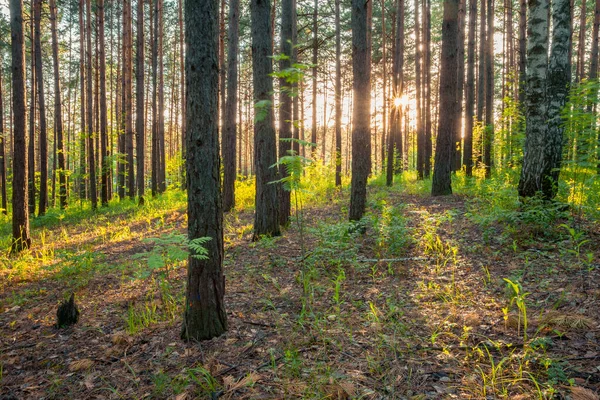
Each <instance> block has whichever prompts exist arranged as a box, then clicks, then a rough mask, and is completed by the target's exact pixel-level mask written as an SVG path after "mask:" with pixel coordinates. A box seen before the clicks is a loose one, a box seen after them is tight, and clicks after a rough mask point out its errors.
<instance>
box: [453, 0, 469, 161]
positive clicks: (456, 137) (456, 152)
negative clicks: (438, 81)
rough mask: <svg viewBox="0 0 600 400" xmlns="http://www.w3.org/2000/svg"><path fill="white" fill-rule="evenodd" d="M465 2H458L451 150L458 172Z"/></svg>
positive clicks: (463, 76)
mask: <svg viewBox="0 0 600 400" xmlns="http://www.w3.org/2000/svg"><path fill="white" fill-rule="evenodd" d="M466 4H467V3H466V0H459V2H458V52H457V55H456V56H457V63H458V69H457V71H456V72H457V73H456V79H457V80H458V82H457V84H458V86H457V89H456V107H457V108H456V120H455V121H456V128H455V130H454V146H453V148H452V150H453V160H454V165H453V168H452V169H453V170H454V171H459V170H460V168H461V166H462V119H463V113H462V103H463V93H464V83H465V22H466V10H465V7H466Z"/></svg>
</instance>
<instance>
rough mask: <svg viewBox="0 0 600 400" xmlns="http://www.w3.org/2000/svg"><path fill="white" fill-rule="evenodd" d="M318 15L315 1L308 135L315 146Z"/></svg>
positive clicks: (314, 156) (315, 155) (315, 148)
mask: <svg viewBox="0 0 600 400" xmlns="http://www.w3.org/2000/svg"><path fill="white" fill-rule="evenodd" d="M318 14H319V1H318V0H315V5H314V8H313V19H312V64H313V66H312V106H311V107H312V128H311V133H310V141H311V142H312V143H313V144H314V145H316V144H317V62H318V52H319V45H318V43H319V42H318V36H317V34H318V29H319V24H318ZM311 154H312V158H316V157H317V146H314V147H313V148H312V152H311Z"/></svg>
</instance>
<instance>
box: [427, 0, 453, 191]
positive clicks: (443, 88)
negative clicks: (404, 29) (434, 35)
mask: <svg viewBox="0 0 600 400" xmlns="http://www.w3.org/2000/svg"><path fill="white" fill-rule="evenodd" d="M458 4H459V2H458V0H444V22H443V24H442V54H441V69H440V110H444V112H441V113H440V120H439V124H438V135H437V140H436V147H435V163H434V169H433V181H432V185H431V194H432V195H433V196H443V195H449V194H452V144H453V132H454V130H455V129H456V128H455V127H456V118H457V117H458V105H457V99H458V97H457V92H458V80H457V79H456V70H457V67H458V59H457V56H458V54H457V53H458V51H457V49H458V46H457V42H458V40H459V39H458V36H459V32H458V20H459V17H458V14H459V12H458Z"/></svg>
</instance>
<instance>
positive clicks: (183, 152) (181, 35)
mask: <svg viewBox="0 0 600 400" xmlns="http://www.w3.org/2000/svg"><path fill="white" fill-rule="evenodd" d="M182 2H183V0H178V2H177V4H178V6H179V7H178V11H179V68H180V71H179V75H180V76H179V79H180V80H181V95H180V96H181V105H182V107H181V142H182V145H181V158H182V163H181V164H182V171H181V172H182V177H181V178H182V180H181V182H182V185H181V187H182V188H183V189H186V188H187V183H186V175H185V163H186V162H185V160H186V158H187V145H186V143H187V140H186V129H185V124H186V115H185V112H186V108H187V107H186V96H185V68H184V65H185V63H184V59H185V53H184V51H183V42H184V33H183V6H182ZM150 8H152V6H150Z"/></svg>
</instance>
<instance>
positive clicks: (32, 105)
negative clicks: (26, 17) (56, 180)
mask: <svg viewBox="0 0 600 400" xmlns="http://www.w3.org/2000/svg"><path fill="white" fill-rule="evenodd" d="M30 22H31V23H30V24H29V25H30V33H31V99H30V100H29V146H28V148H27V157H28V159H29V161H28V163H27V166H28V167H29V213H30V214H31V215H33V216H35V193H36V186H35V116H36V114H37V112H36V111H37V110H36V98H37V81H36V79H37V77H36V73H35V72H36V68H35V50H34V43H35V31H34V27H33V25H34V24H33V21H31V20H30Z"/></svg>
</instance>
